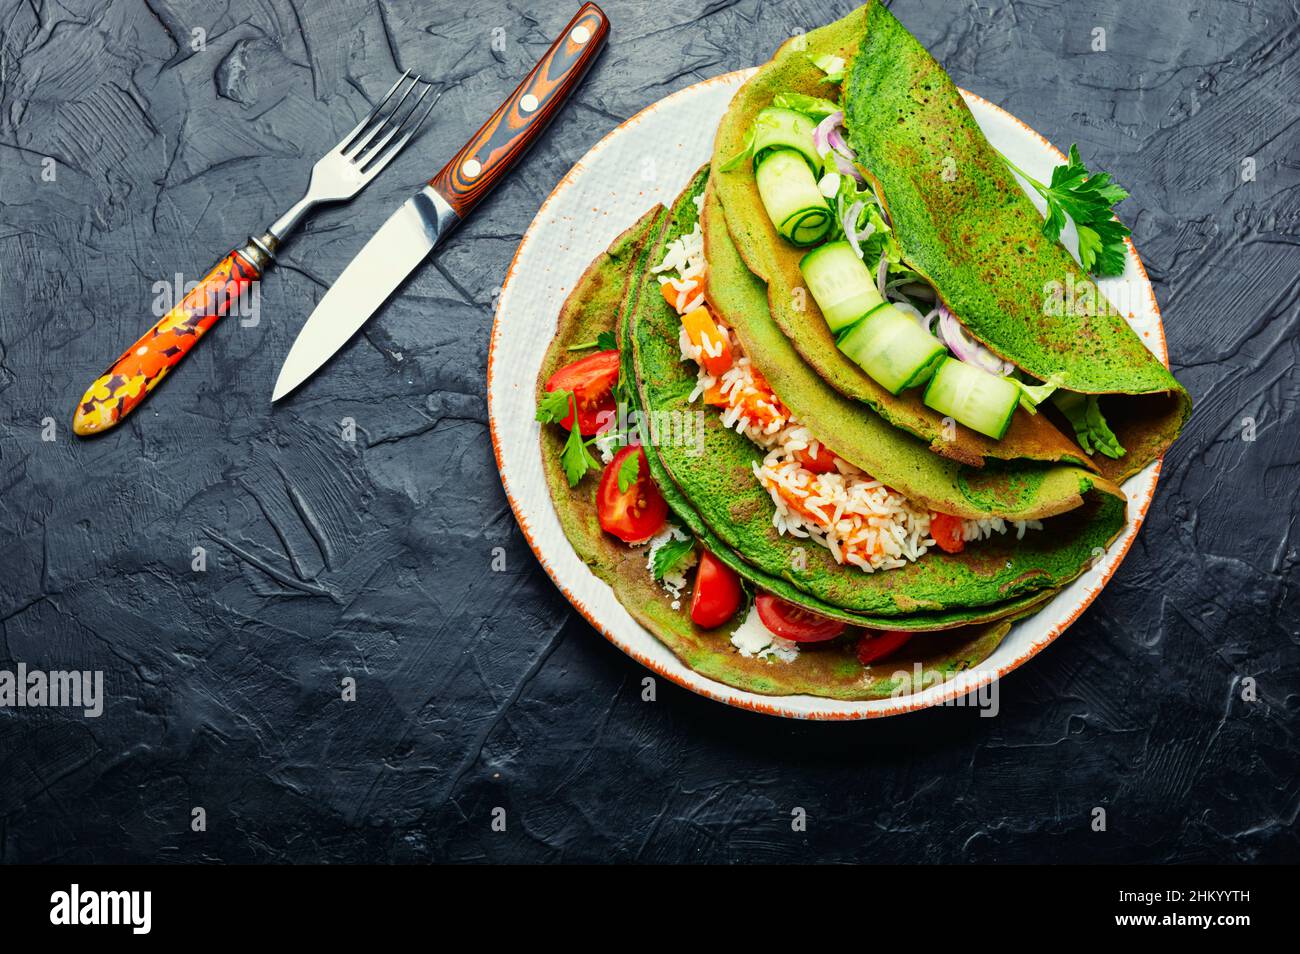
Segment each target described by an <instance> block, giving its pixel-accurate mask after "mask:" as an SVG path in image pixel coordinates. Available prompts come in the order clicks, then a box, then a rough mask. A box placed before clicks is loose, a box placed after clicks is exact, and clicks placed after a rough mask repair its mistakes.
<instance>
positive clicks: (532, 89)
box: [429, 3, 609, 219]
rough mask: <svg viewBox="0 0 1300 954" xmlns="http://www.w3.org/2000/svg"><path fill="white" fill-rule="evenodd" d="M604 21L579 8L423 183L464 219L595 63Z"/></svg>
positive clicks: (600, 14) (605, 32)
mask: <svg viewBox="0 0 1300 954" xmlns="http://www.w3.org/2000/svg"><path fill="white" fill-rule="evenodd" d="M608 36H609V18H608V17H607V16H605V11H603V10H601V9H600V7H598V6H596V4H594V3H585V4H583V5H582V9H581V10H579V11H578V13H577V15H576V16H575V17H574V18H573V19H572V20H570V21H569V25H568V26H567V27H565V28H564V33H562V34H561V35H560V38H559V39H558V40H556V41H555V42H554V43H553V44H552V45H551V48H550V49H549V50H547V51H546V55H545V56H543V57H542V58H541V59H540V60H539V61H538V62H537V65H536V66H534V67H533V70H532V72H531V73H529V74H528V75H527V76H526V77H525V78H524V81H523V82H522V83H520V84H519V88H518V89H516V90H515V91H514V92H513V93H511V94H510V98H509V99H507V100H506V101H505V102H504V103H502V104H501V107H500V108H499V109H498V110H497V111H496V112H495V113H493V114H492V118H491V119H489V120H488V121H487V122H486V123H484V124H483V126H482V128H480V129H479V131H478V132H476V133H475V134H474V136H473V138H471V139H470V141H469V142H467V143H466V144H465V146H464V148H462V149H461V150H460V152H458V153H456V155H455V157H454V158H453V159H452V160H451V162H449V163H447V164H446V165H445V166H443V168H442V171H441V172H439V173H438V174H437V175H436V176H434V177H433V178H432V179H430V180H429V185H431V186H432V187H433V188H434V189H436V190H437V191H438V192H439V193H441V195H442V197H443V198H444V199H446V200H447V204H448V205H450V206H451V207H452V209H453V210H454V211H455V213H456V215H457V216H458V217H460V218H461V219H464V218H465V217H466V216H467V215H469V213H470V212H471V211H472V210H473V208H474V206H476V205H478V204H479V202H480V201H482V199H483V197H484V196H485V195H487V194H488V192H490V191H491V190H492V187H493V186H495V185H496V184H497V183H498V182H500V181H501V180H502V179H503V178H504V177H505V175H506V173H508V172H509V171H510V169H511V168H512V167H513V166H514V164H515V162H517V161H518V160H519V158H520V157H521V156H522V155H523V154H524V153H525V152H526V151H527V150H528V148H529V147H530V146H531V145H532V144H533V143H534V142H536V141H537V138H538V137H539V136H540V135H541V133H542V130H544V129H545V128H546V127H547V125H548V124H549V123H550V121H551V120H552V119H554V118H555V116H556V114H557V113H559V111H560V107H562V106H563V105H564V102H565V100H567V99H568V98H569V94H570V93H571V92H573V90H574V89H575V88H576V87H577V85H578V83H579V82H580V81H581V80H582V77H583V75H584V74H585V73H586V72H587V69H588V68H589V67H590V66H591V64H592V63H593V62H594V61H595V59H596V55H597V54H598V53H600V51H601V48H602V47H603V46H604V45H605V40H606V38H607V37H608Z"/></svg>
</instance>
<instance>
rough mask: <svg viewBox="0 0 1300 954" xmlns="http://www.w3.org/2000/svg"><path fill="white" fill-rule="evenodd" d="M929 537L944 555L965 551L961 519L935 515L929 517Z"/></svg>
mask: <svg viewBox="0 0 1300 954" xmlns="http://www.w3.org/2000/svg"><path fill="white" fill-rule="evenodd" d="M930 536H932V537H934V542H935V543H936V544H938V545H939V549H940V550H942V551H943V552H944V553H961V551H962V550H965V549H966V541H965V540H963V539H962V535H961V517H953V516H949V515H948V514H946V513H936V514H933V515H931V517H930Z"/></svg>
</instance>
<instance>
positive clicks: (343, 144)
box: [334, 69, 420, 155]
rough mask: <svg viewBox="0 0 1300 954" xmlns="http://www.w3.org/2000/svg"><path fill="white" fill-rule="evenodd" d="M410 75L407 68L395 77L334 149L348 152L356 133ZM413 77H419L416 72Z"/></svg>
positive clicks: (381, 108)
mask: <svg viewBox="0 0 1300 954" xmlns="http://www.w3.org/2000/svg"><path fill="white" fill-rule="evenodd" d="M410 76H411V71H410V70H409V69H408V70H407V71H406V72H405V73H403V74H402V75H401V76H399V77H397V82H396V83H394V84H393V85H392V86H390V87H388V92H387V93H385V94H384V95H383V98H382V99H380V100H379V102H377V103H375V105H374V106H373V107H372V108H371V110H370V112H368V113H366V116H365V118H364V119H363V120H361V122H359V123H357V125H356V128H354V129H353V130H352V131H351V132H350V133H348V134H347V135H346V136H344V137H343V139H342V140H341V141H340V142H339V144H338V145H337V146H335V147H334V149H335V151H337V152H339V153H342V154H345V155H346V154H347V153H348V152H351V151H352V149H353V148H354V147H355V146H356V138H357V136H358V134H359V133H360V132H361V131H362V130H363V129H365V128H366V127H367V126H369V125H370V124H371V123H373V122H374V121H375V117H376V116H378V115H379V114H380V112H381V111H382V110H383V108H384V104H385V103H387V102H388V101H389V100H390V99H392V98H393V94H394V93H396V92H397V88H398V87H399V86H401V85H402V84H403V83H405V82H406V80H407V79H408V78H409V77H410ZM415 79H416V81H418V80H419V79H420V76H419V74H418V73H417V74H415Z"/></svg>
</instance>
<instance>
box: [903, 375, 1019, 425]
mask: <svg viewBox="0 0 1300 954" xmlns="http://www.w3.org/2000/svg"><path fill="white" fill-rule="evenodd" d="M925 403H926V405H927V406H928V407H932V408H934V409H935V410H936V411H938V412H939V413H940V414H944V415H947V416H948V417H951V418H952V419H953V420H955V421H956V422H957V423H958V424H965V425H966V426H967V427H969V428H970V429H971V430H973V431H979V432H980V433H981V434H985V435H987V436H989V437H991V438H993V439H994V440H999V441H1000V440H1002V438H1003V437H1004V436H1005V435H1006V433H1007V428H1008V427H1010V426H1011V418H1012V416H1013V415H1014V414H1015V413H1016V408H1017V407H1019V406H1020V389H1019V388H1018V387H1016V385H1015V384H1014V383H1013V382H1011V381H1009V380H1007V379H1006V378H1003V377H999V376H998V375H996V374H992V373H990V372H988V371H985V370H984V369H983V368H977V367H975V365H973V364H966V363H965V362H964V361H958V360H956V359H955V358H947V359H945V360H944V361H943V362H942V363H941V364H940V365H939V367H938V368H937V369H936V370H935V372H934V375H933V377H931V378H930V383H929V385H927V386H926V389H925Z"/></svg>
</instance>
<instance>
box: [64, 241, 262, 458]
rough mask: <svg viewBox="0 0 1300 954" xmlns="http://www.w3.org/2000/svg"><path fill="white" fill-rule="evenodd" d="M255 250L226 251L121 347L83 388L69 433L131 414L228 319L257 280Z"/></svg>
mask: <svg viewBox="0 0 1300 954" xmlns="http://www.w3.org/2000/svg"><path fill="white" fill-rule="evenodd" d="M257 251H258V250H257V249H256V247H253V248H251V249H250V248H248V247H245V248H243V249H236V250H235V251H233V252H231V253H230V254H229V255H227V256H226V257H225V258H223V259H222V260H221V261H219V262H218V263H217V264H216V267H215V268H213V269H212V271H210V272H208V274H207V276H206V277H205V278H204V279H203V281H201V282H199V284H198V285H197V286H196V287H195V288H194V290H193V291H191V292H189V294H187V295H186V296H185V297H184V298H182V299H181V301H180V302H179V303H178V304H177V305H176V307H174V308H173V309H172V310H171V311H169V312H167V314H165V315H163V317H162V318H161V319H160V320H159V321H158V324H156V325H154V326H153V327H152V328H150V329H149V330H148V331H146V332H145V333H144V335H143V336H141V338H140V340H139V341H137V342H136V343H135V344H133V345H131V347H129V348H127V349H126V351H125V352H124V353H123V355H122V357H120V358H118V359H117V360H116V361H115V362H113V364H112V366H111V367H110V368H109V369H108V370H107V371H105V372H104V373H103V374H102V375H100V376H99V377H98V378H96V379H95V383H94V384H92V385H91V386H90V387H89V388H87V389H86V393H85V394H84V395H83V396H82V398H81V402H80V403H79V404H78V405H77V411H76V414H75V415H73V418H72V430H73V431H74V432H75V433H77V434H80V435H82V436H83V437H84V436H86V435H89V434H98V433H101V432H103V431H106V430H108V429H109V428H112V427H115V426H117V425H118V424H119V423H121V421H122V418H124V417H126V416H127V415H128V414H130V413H131V412H132V411H134V410H135V409H136V407H137V406H139V404H140V402H142V401H143V400H144V399H145V397H147V396H148V394H149V392H150V391H152V390H153V389H154V388H156V387H157V386H158V384H159V382H160V381H162V379H163V378H165V377H167V374H168V372H170V371H171V369H172V368H174V367H175V366H176V365H177V364H178V363H179V362H180V360H181V358H183V357H185V356H186V355H187V354H189V352H190V349H191V348H193V347H194V345H195V344H197V343H198V340H199V339H200V338H202V337H203V335H204V333H205V332H206V331H207V330H208V329H209V328H211V327H212V326H213V325H214V324H216V322H217V319H218V318H220V317H222V316H223V315H226V314H228V313H229V312H230V311H231V310H232V307H235V306H236V305H237V303H238V302H239V301H240V298H241V296H242V295H243V294H244V293H245V290H246V289H248V288H249V287H250V286H251V285H252V283H253V282H255V281H257V280H258V279H259V278H261V277H262V269H261V268H259V267H258V266H257V265H254V264H253V262H254V261H255V260H257V258H258V256H257V254H256V253H257Z"/></svg>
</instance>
